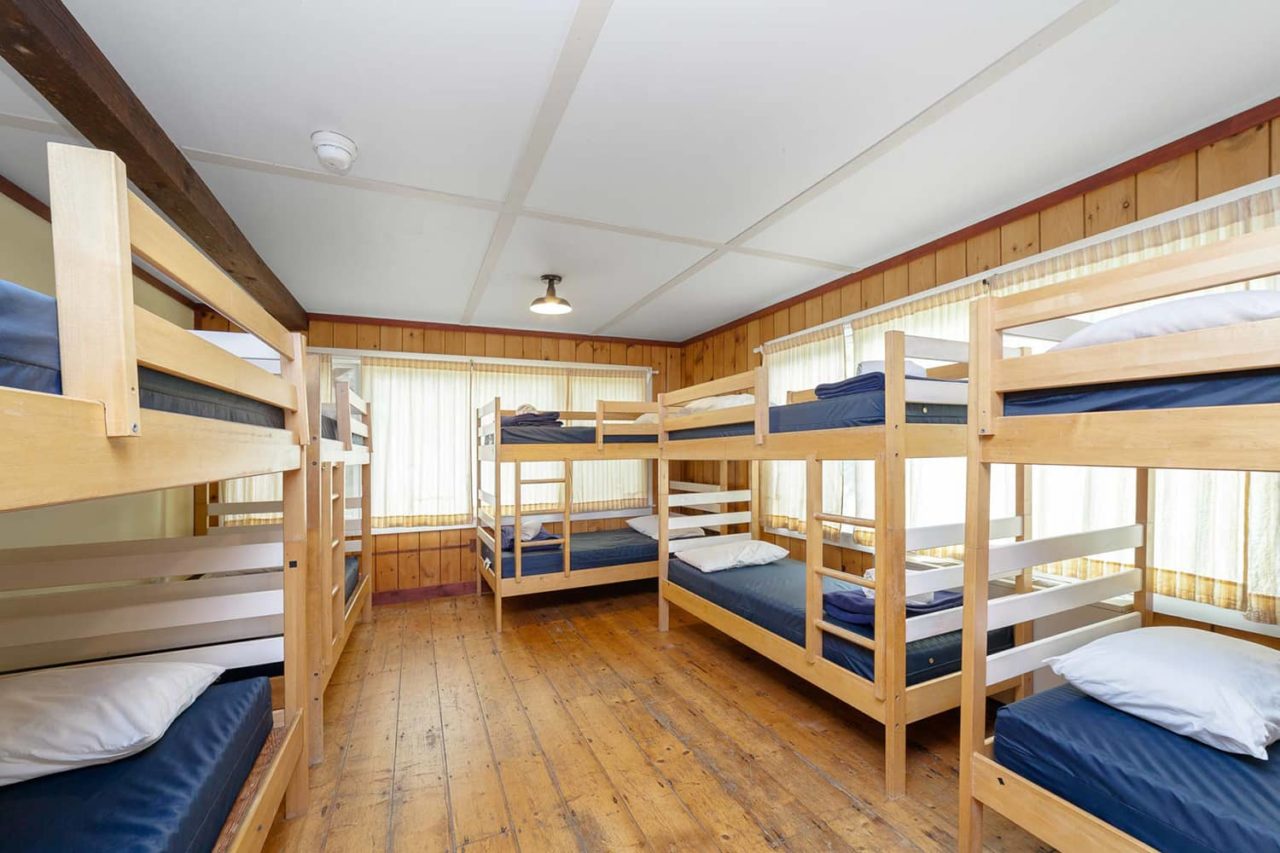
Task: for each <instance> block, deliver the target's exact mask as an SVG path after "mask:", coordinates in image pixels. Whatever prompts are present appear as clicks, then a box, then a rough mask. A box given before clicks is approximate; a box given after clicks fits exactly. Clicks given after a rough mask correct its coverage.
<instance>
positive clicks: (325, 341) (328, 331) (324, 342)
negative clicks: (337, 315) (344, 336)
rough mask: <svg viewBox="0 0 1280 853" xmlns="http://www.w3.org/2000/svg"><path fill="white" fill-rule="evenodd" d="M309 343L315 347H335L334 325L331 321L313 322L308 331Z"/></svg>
mask: <svg viewBox="0 0 1280 853" xmlns="http://www.w3.org/2000/svg"><path fill="white" fill-rule="evenodd" d="M307 343H309V344H310V345H311V346H313V347H331V346H333V323H332V322H331V321H329V320H312V321H311V323H310V324H309V328H308V330H307Z"/></svg>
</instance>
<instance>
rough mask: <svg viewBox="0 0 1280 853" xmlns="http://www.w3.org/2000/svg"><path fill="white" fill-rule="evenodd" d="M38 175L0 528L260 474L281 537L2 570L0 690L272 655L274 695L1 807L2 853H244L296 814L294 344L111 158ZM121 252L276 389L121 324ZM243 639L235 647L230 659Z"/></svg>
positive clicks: (0, 295) (187, 340) (296, 338)
mask: <svg viewBox="0 0 1280 853" xmlns="http://www.w3.org/2000/svg"><path fill="white" fill-rule="evenodd" d="M49 173H50V199H51V205H50V206H51V216H52V226H53V250H54V262H55V277H56V288H57V296H56V300H55V299H53V298H50V297H46V296H42V295H40V294H35V293H32V292H30V291H25V290H23V289H22V288H20V287H17V286H11V285H5V286H4V288H3V290H2V291H0V323H3V324H5V325H6V333H5V334H0V347H3V349H4V352H3V353H0V386H2V387H0V411H3V412H4V415H5V425H6V428H7V430H8V432H9V436H10V438H11V439H12V445H13V447H14V448H15V451H14V452H11V453H10V454H9V455H8V458H7V459H6V465H5V470H4V473H3V474H0V511H13V510H20V509H29V508H36V507H49V506H55V505H61V504H67V503H74V502H77V501H83V500H88V499H93V498H103V497H109V496H114V495H125V494H132V493H137V492H146V491H153V490H159V489H168V488H174V487H190V486H195V485H197V484H199V483H206V482H213V481H219V480H224V479H230V478H236V477H245V476H253V475H257V474H267V473H273V472H281V473H282V474H283V476H284V507H283V508H284V525H283V530H282V532H278V533H276V534H274V535H272V536H270V537H265V536H262V535H257V534H249V535H247V536H246V537H244V538H243V539H240V538H236V537H232V538H230V539H228V540H225V541H223V540H217V541H215V540H213V539H211V538H208V537H186V538H181V539H175V540H160V541H151V542H115V543H106V544H101V545H73V546H57V547H48V548H26V549H21V550H12V549H11V550H8V551H5V552H3V554H2V555H0V565H2V566H3V571H2V572H0V588H3V590H4V591H5V596H4V599H3V600H2V601H0V622H3V624H4V630H3V631H0V636H2V637H3V639H2V640H0V669H3V670H4V671H6V672H18V671H33V672H35V671H53V670H50V668H57V667H63V666H67V665H71V664H75V665H85V664H91V663H98V664H101V663H102V662H103V661H109V662H119V661H121V660H130V661H138V660H144V661H147V660H150V661H156V660H170V661H184V662H197V663H199V662H206V663H207V662H212V663H215V664H218V665H220V666H224V667H227V668H230V669H236V668H240V669H244V667H243V666H242V665H243V664H246V663H249V664H252V663H253V661H254V659H255V658H254V656H255V655H261V654H264V653H270V650H271V648H272V647H274V648H275V650H276V651H277V653H282V656H283V660H284V673H283V677H282V678H281V679H280V680H279V681H278V682H277V683H276V685H275V687H277V688H278V689H277V690H273V689H272V687H273V686H272V685H270V684H269V683H268V681H267V679H265V678H261V677H248V678H243V679H239V680H228V681H227V683H223V684H216V685H214V686H212V687H209V688H208V689H207V690H205V691H204V692H203V693H201V694H200V695H199V696H198V698H196V699H195V700H194V702H193V704H191V705H190V707H188V708H187V710H186V711H184V712H183V713H182V714H181V715H180V716H179V717H178V718H177V719H176V720H175V721H174V723H173V724H172V726H170V727H169V730H168V732H167V733H166V734H164V736H163V737H161V738H160V740H159V741H158V742H157V743H155V744H154V745H153V746H152V747H150V748H149V749H146V750H145V751H143V752H141V753H139V754H137V755H134V756H132V757H130V758H126V759H121V760H119V761H115V762H111V763H108V764H100V765H96V766H91V767H84V768H80V769H74V770H68V771H66V772H62V773H57V774H54V775H48V776H44V777H42V778H36V779H29V780H27V781H22V782H18V783H16V784H11V785H6V786H4V787H3V788H0V816H2V817H0V822H3V825H4V827H5V832H4V839H3V842H4V844H5V846H10V847H13V848H15V849H68V850H69V849H88V848H98V847H101V846H103V845H106V846H109V847H112V848H113V849H135V848H146V849H171V848H182V849H218V850H237V851H241V850H256V849H259V848H261V846H262V844H263V842H264V841H265V838H266V834H267V831H268V830H269V828H270V826H271V824H272V821H273V819H274V817H275V815H276V812H277V810H278V809H279V807H280V805H281V803H282V802H283V803H284V810H285V815H286V816H287V817H293V816H296V815H298V814H301V813H302V812H303V811H305V810H306V807H307V797H308V789H307V776H308V772H307V762H306V760H305V755H306V750H305V744H304V741H305V738H306V727H305V717H306V698H305V697H306V667H307V659H306V624H305V621H304V619H305V609H306V565H307V555H306V527H305V513H306V509H305V489H306V469H305V467H304V465H303V456H304V454H303V445H306V444H307V442H308V438H309V436H308V431H307V428H306V424H307V399H306V393H305V386H304V384H303V346H304V344H303V339H302V336H301V335H298V334H294V333H290V332H288V331H287V330H286V329H284V328H283V327H282V326H281V325H280V324H279V323H277V322H276V321H275V320H274V319H273V318H272V317H271V316H270V315H268V314H267V313H266V311H265V310H263V309H262V308H261V306H259V305H258V304H257V303H256V302H255V301H254V300H252V299H251V298H250V297H249V296H248V295H247V294H246V293H245V292H244V291H243V290H241V289H240V288H239V286H238V285H236V284H235V283H234V282H233V281H232V280H231V279H230V278H229V277H228V276H227V275H226V274H225V273H224V272H223V271H222V270H221V269H220V268H218V267H216V266H215V265H214V264H213V263H212V262H210V261H209V260H208V259H207V258H206V257H205V256H204V255H203V254H202V253H200V252H199V251H198V250H197V249H196V248H195V247H193V246H192V245H191V244H190V243H188V242H187V241H186V240H185V238H183V237H182V236H181V235H179V234H178V233H177V232H176V231H174V230H173V228H172V227H171V226H169V225H168V224H167V223H166V222H165V221H164V219H162V218H161V217H160V216H159V215H158V214H156V213H155V212H153V211H152V209H151V208H150V207H148V206H147V204H146V203H145V202H143V201H142V200H141V199H139V198H138V197H137V196H135V195H133V194H132V193H131V192H130V191H129V189H128V184H127V180H126V176H125V171H124V166H123V164H122V163H121V162H120V160H119V159H118V158H116V157H115V156H114V155H113V154H111V153H109V152H103V151H96V150H93V149H88V148H80V147H76V146H69V145H58V144H51V145H50V146H49ZM130 247H132V252H133V254H136V255H137V256H139V257H141V258H143V259H144V260H146V261H147V262H148V263H149V264H151V266H153V267H154V268H156V269H158V270H160V271H161V272H162V273H164V274H165V275H167V276H169V277H170V278H171V279H172V280H174V281H176V282H177V283H178V284H179V285H180V286H181V287H183V288H184V289H185V290H187V291H188V292H190V293H192V294H194V295H195V296H196V297H198V298H199V299H200V300H201V301H202V302H204V303H205V304H206V305H208V306H209V307H210V308H212V309H213V310H216V311H218V312H219V313H221V314H222V315H224V316H225V317H227V319H229V320H230V321H231V322H233V323H235V324H236V325H238V326H239V327H241V328H243V329H245V330H246V331H248V332H249V333H251V334H253V335H255V336H257V337H258V338H259V339H261V340H262V341H264V342H265V343H266V344H268V345H269V346H270V347H271V348H272V349H273V350H274V352H275V353H276V355H277V356H278V357H279V359H280V361H281V372H280V375H279V376H276V375H272V374H271V373H269V372H267V371H265V370H263V369H261V368H260V367H258V366H256V365H254V364H251V363H249V362H247V361H244V360H243V359H240V358H238V357H237V356H235V355H233V354H231V353H228V352H227V351H225V350H224V349H222V348H220V347H218V346H217V345H215V344H212V343H210V342H208V341H205V340H202V339H201V338H199V337H197V336H196V335H194V334H192V333H190V332H189V331H187V330H184V329H181V328H179V327H177V326H175V325H172V324H170V323H168V322H167V321H165V320H163V319H161V318H160V317H158V316H156V315H155V314H152V313H150V312H148V311H146V310H145V309H142V308H139V307H136V306H135V304H134V300H133V279H132V260H131V257H130V254H131V253H130ZM51 318H52V319H51ZM10 331H12V332H13V333H12V334H9V332H10ZM15 350H16V351H15ZM270 566H278V567H279V571H276V572H273V573H270V574H263V573H260V572H246V570H247V569H258V568H263V567H270ZM104 583H105V584H107V585H106V586H99V587H97V588H94V589H85V588H84V585H86V584H104ZM281 600H283V603H284V606H283V609H282V608H281V607H280V601H281ZM246 626H250V627H252V631H253V636H254V639H250V640H244V639H240V638H242V637H243V636H244V635H245V629H246ZM239 674H245V673H243V672H242V673H239ZM16 677H21V676H16ZM273 705H274V708H275V709H274V710H273Z"/></svg>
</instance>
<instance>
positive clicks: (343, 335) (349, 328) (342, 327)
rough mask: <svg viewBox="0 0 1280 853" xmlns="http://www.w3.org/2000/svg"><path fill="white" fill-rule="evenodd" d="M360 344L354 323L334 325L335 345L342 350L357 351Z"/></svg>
mask: <svg viewBox="0 0 1280 853" xmlns="http://www.w3.org/2000/svg"><path fill="white" fill-rule="evenodd" d="M359 342H360V338H359V335H358V334H357V330H356V325H355V324H354V323H334V324H333V345H334V346H335V347H338V348H340V349H355V348H356V345H357V344H358V343H359Z"/></svg>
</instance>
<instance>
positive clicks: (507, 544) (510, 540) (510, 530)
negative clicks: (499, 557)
mask: <svg viewBox="0 0 1280 853" xmlns="http://www.w3.org/2000/svg"><path fill="white" fill-rule="evenodd" d="M555 538H556V537H555V536H554V535H553V534H551V533H548V532H547V531H546V530H545V529H544V528H541V527H539V528H538V532H537V534H535V535H534V537H533V538H532V539H527V540H525V541H524V542H523V543H522V544H521V546H520V547H521V549H525V548H558V547H560V546H559V545H539V544H537V543H539V542H541V541H542V540H544V539H555ZM515 548H516V532H515V528H514V527H513V526H512V525H510V524H504V525H502V550H504V551H514V550H515Z"/></svg>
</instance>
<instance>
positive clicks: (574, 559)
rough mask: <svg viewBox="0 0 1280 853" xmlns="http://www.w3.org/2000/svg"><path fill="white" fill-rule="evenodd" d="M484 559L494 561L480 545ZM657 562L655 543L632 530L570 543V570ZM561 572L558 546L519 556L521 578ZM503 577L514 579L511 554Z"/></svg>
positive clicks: (601, 533)
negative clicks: (522, 576)
mask: <svg viewBox="0 0 1280 853" xmlns="http://www.w3.org/2000/svg"><path fill="white" fill-rule="evenodd" d="M480 548H481V553H482V554H483V555H484V557H485V559H488V560H492V559H493V551H492V550H490V548H489V546H488V545H485V544H483V543H482V544H481V546H480ZM657 559H658V542H657V540H656V539H651V538H649V537H648V536H645V535H644V534H643V533H637V532H636V531H634V530H632V529H631V528H629V527H627V528H623V529H621V530H597V531H595V532H593V533H575V534H573V537H572V539H571V540H570V544H569V570H570V571H576V570H579V569H599V568H604V567H606V566H623V565H626V564H627V563H647V562H649V561H651V560H657ZM563 571H564V549H563V547H561V546H559V545H555V546H553V547H550V548H531V549H529V550H527V551H523V552H522V553H521V558H520V573H521V574H522V575H546V574H554V573H556V572H563ZM502 576H503V577H504V578H513V577H515V576H516V555H515V553H513V552H511V551H504V552H503V554H502Z"/></svg>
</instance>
